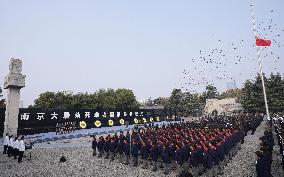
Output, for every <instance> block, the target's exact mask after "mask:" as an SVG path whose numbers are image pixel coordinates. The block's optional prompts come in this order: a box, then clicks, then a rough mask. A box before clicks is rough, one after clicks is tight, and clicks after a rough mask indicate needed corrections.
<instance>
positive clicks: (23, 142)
mask: <svg viewBox="0 0 284 177" xmlns="http://www.w3.org/2000/svg"><path fill="white" fill-rule="evenodd" d="M25 150H26V148H25V141H24V136H22V137H21V140H20V143H19V158H18V162H19V163H21V162H22V161H23V155H24V152H25Z"/></svg>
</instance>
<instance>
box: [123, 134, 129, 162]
mask: <svg viewBox="0 0 284 177" xmlns="http://www.w3.org/2000/svg"><path fill="white" fill-rule="evenodd" d="M123 152H124V154H125V161H124V164H126V165H128V164H129V159H130V144H129V141H127V139H126V140H124V142H123Z"/></svg>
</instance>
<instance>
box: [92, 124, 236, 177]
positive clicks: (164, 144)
mask: <svg viewBox="0 0 284 177" xmlns="http://www.w3.org/2000/svg"><path fill="white" fill-rule="evenodd" d="M174 126H175V125H173V126H171V127H167V128H168V129H167V128H166V129H165V131H164V132H167V131H168V130H169V129H170V128H173V127H174ZM176 126H177V125H176ZM164 128H165V127H164ZM158 129H159V128H158ZM148 130H150V129H146V130H144V131H143V133H144V134H143V133H142V134H136V133H133V134H132V136H131V137H132V139H131V141H130V136H129V135H126V136H124V135H123V133H121V134H120V136H119V137H118V136H117V135H115V136H114V137H110V135H108V136H107V137H106V138H103V137H100V138H99V140H98V141H97V140H96V138H95V137H94V139H93V142H92V147H93V149H94V153H93V155H96V148H97V149H98V151H99V157H101V156H102V155H103V154H104V153H105V158H109V154H110V153H111V159H112V160H113V159H114V156H116V153H118V157H119V160H120V161H122V156H123V155H124V156H125V161H124V163H125V164H129V159H130V155H131V156H132V158H133V166H137V165H138V157H139V155H140V156H141V159H142V160H143V168H147V167H148V159H149V158H150V159H151V160H152V161H153V171H156V170H157V161H158V159H161V160H162V162H163V165H162V166H164V168H165V173H166V174H167V173H168V172H169V168H168V166H169V164H170V163H171V162H173V163H172V164H173V167H174V168H177V166H179V168H180V169H182V170H184V169H186V168H188V167H191V169H192V171H191V173H193V174H194V175H195V176H196V175H197V173H200V172H201V171H202V170H204V169H205V168H207V169H211V168H213V167H214V172H213V174H212V175H214V174H215V175H216V173H217V172H219V171H221V170H222V168H218V167H217V166H218V165H219V163H220V165H224V163H222V162H220V161H226V160H228V158H229V157H231V156H232V155H233V152H236V148H235V149H234V147H235V146H236V145H237V144H238V143H239V142H240V140H241V136H240V133H239V131H231V132H230V131H228V132H219V133H220V136H218V137H215V139H214V138H213V139H211V142H209V140H208V141H207V142H206V141H205V140H206V139H205V140H204V139H203V140H201V139H199V138H197V139H196V140H194V141H192V142H190V141H185V142H186V143H184V142H182V141H180V142H177V140H176V139H175V140H168V139H166V140H165V141H164V140H163V139H162V140H159V137H161V136H159V137H157V136H156V137H155V136H150V135H153V134H155V131H157V129H156V130H155V131H149V133H151V134H148V136H143V135H145V134H146V133H145V132H147V131H148ZM151 130H153V129H151ZM192 130H194V129H192ZM180 131H183V129H180ZM199 131H200V130H199V129H196V132H193V133H196V134H198V133H199ZM225 131H227V130H225ZM176 133H177V132H176ZM163 136H165V135H163ZM203 138H205V137H203ZM155 139H158V140H157V141H156V140H155ZM203 141H204V142H203ZM238 147H239V146H238ZM225 156H226V157H227V156H228V158H227V159H225ZM211 171H213V170H211Z"/></svg>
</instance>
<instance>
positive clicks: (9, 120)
mask: <svg viewBox="0 0 284 177" xmlns="http://www.w3.org/2000/svg"><path fill="white" fill-rule="evenodd" d="M9 70H10V72H9V74H8V75H7V76H6V77H5V81H4V88H5V89H7V90H8V97H7V100H6V113H5V122H4V135H5V134H6V133H9V134H11V135H14V136H16V135H17V129H18V115H19V101H20V89H21V88H23V87H25V78H26V76H25V75H22V74H21V72H22V61H21V60H19V59H14V58H12V59H11V60H10V64H9ZM4 135H3V137H4Z"/></svg>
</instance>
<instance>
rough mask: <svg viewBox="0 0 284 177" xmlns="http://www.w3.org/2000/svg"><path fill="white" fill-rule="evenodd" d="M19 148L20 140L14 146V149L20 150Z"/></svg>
mask: <svg viewBox="0 0 284 177" xmlns="http://www.w3.org/2000/svg"><path fill="white" fill-rule="evenodd" d="M19 147H20V142H19V140H16V141H15V144H14V148H16V149H19Z"/></svg>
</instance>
